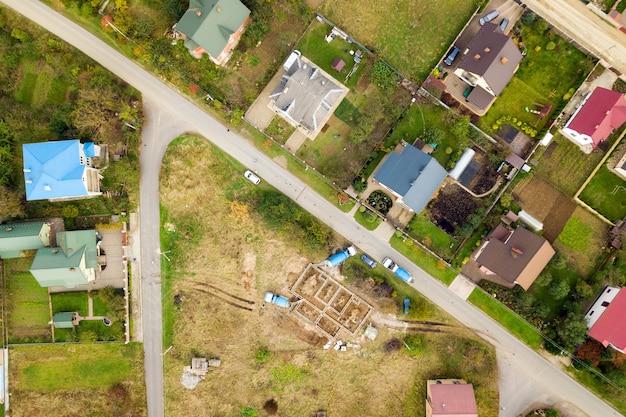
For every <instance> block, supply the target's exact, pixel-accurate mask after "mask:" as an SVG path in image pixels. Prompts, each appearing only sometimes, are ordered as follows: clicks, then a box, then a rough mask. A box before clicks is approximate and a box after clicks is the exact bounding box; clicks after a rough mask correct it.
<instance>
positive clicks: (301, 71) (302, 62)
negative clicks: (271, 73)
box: [269, 56, 348, 138]
mask: <svg viewBox="0 0 626 417" xmlns="http://www.w3.org/2000/svg"><path fill="white" fill-rule="evenodd" d="M347 93H348V89H347V88H346V87H345V86H343V85H342V84H340V83H339V82H338V81H336V80H335V79H334V78H333V77H331V76H330V75H328V74H327V73H326V72H324V71H323V70H322V69H320V68H319V67H318V66H317V65H315V64H314V63H313V62H311V61H309V60H308V59H307V58H305V57H304V56H300V57H298V58H297V59H295V60H293V62H292V63H291V66H290V67H289V69H288V70H287V72H286V73H285V74H284V75H283V76H282V78H281V80H280V82H279V83H278V85H277V86H276V88H275V89H274V91H272V93H271V94H270V103H269V105H270V107H271V108H272V109H273V110H274V111H276V112H277V113H278V114H279V115H280V116H282V117H283V118H284V119H286V120H287V121H288V122H289V123H290V124H292V125H293V126H296V127H298V128H303V129H304V130H305V131H306V133H307V135H308V136H309V137H311V138H315V136H316V135H317V134H318V133H319V131H320V130H321V128H322V127H323V126H324V124H325V123H326V121H327V120H328V118H329V117H330V116H332V114H333V112H334V110H335V109H336V107H337V106H338V105H339V103H340V102H341V100H342V99H343V98H344V97H345V95H346V94H347Z"/></svg>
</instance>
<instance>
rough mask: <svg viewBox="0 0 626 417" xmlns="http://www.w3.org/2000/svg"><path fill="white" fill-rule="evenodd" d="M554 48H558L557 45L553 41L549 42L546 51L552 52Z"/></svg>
mask: <svg viewBox="0 0 626 417" xmlns="http://www.w3.org/2000/svg"><path fill="white" fill-rule="evenodd" d="M554 48H556V44H555V43H554V42H552V41H550V42H548V44H547V45H546V51H552V50H553V49H554Z"/></svg>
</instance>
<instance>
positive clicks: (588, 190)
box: [579, 165, 626, 222]
mask: <svg viewBox="0 0 626 417" xmlns="http://www.w3.org/2000/svg"><path fill="white" fill-rule="evenodd" d="M625 187H626V183H624V180H623V179H621V178H620V177H618V176H617V175H615V173H613V172H612V171H611V170H609V169H608V168H607V167H606V165H605V166H602V167H601V168H600V169H599V170H598V172H596V174H595V175H594V176H593V179H592V180H591V181H590V182H589V184H587V186H586V187H585V189H584V190H583V192H582V193H581V194H580V196H579V198H580V199H581V200H582V201H584V202H585V203H587V204H589V205H590V206H591V207H593V208H594V209H595V210H597V211H598V212H599V213H600V214H602V215H603V216H604V217H606V218H607V219H609V220H611V221H613V222H617V221H619V220H620V219H622V218H624V216H626V188H625Z"/></svg>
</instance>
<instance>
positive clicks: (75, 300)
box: [50, 292, 89, 317]
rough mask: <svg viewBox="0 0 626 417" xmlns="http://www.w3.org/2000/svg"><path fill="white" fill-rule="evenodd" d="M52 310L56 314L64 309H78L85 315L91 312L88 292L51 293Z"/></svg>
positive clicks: (79, 312)
mask: <svg viewBox="0 0 626 417" xmlns="http://www.w3.org/2000/svg"><path fill="white" fill-rule="evenodd" d="M50 298H51V299H52V312H53V313H54V314H56V313H60V312H63V311H68V312H70V311H76V312H78V314H79V315H81V316H83V317H85V316H87V315H88V314H89V305H88V301H87V293H86V292H61V293H56V294H51V295H50Z"/></svg>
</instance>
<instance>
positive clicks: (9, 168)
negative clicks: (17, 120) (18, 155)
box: [0, 120, 15, 186]
mask: <svg viewBox="0 0 626 417" xmlns="http://www.w3.org/2000/svg"><path fill="white" fill-rule="evenodd" d="M13 140H14V137H13V132H11V130H10V129H9V125H8V124H6V123H5V122H4V121H2V120H0V186H6V185H9V184H11V183H12V182H13V179H14V178H13V172H14V171H15V170H14V169H13Z"/></svg>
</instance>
